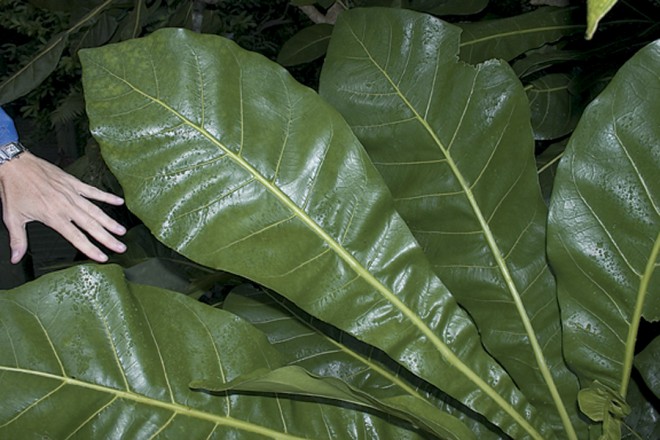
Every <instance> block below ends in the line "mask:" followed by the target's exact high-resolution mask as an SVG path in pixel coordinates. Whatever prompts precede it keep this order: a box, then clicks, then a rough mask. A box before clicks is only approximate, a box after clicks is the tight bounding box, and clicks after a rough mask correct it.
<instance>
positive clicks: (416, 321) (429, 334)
mask: <svg viewBox="0 0 660 440" xmlns="http://www.w3.org/2000/svg"><path fill="white" fill-rule="evenodd" d="M93 62H94V63H95V64H96V65H97V66H98V67H99V68H101V69H102V70H104V71H106V72H107V73H108V74H109V75H111V76H112V77H114V78H115V79H117V80H118V81H120V82H122V83H124V84H125V85H126V86H128V87H129V88H130V89H132V90H133V91H134V92H136V93H137V94H139V95H141V96H143V97H144V98H146V99H148V100H150V101H152V102H154V103H156V104H158V105H160V106H161V107H162V108H163V109H165V110H166V111H168V112H170V113H171V114H172V115H174V116H176V117H177V118H179V120H181V121H182V122H183V123H184V124H186V125H188V126H190V127H191V128H192V129H193V130H196V131H197V132H199V133H200V134H201V135H202V136H204V137H205V138H206V139H208V140H209V141H210V142H211V143H212V144H213V145H215V146H216V147H218V148H219V149H220V150H222V151H223V152H224V153H225V154H226V155H227V156H229V157H230V158H231V159H232V160H233V161H234V162H235V163H236V164H238V165H239V166H240V167H242V168H243V169H245V170H246V171H248V172H249V173H250V174H252V175H253V176H254V178H255V179H256V180H257V181H258V182H259V183H261V184H262V185H263V187H264V188H266V189H267V190H268V191H269V192H270V193H271V194H273V195H274V196H275V198H276V199H278V200H279V201H280V202H281V203H282V204H283V205H284V206H286V207H287V208H288V209H289V210H290V211H291V212H293V213H294V215H295V216H296V217H297V218H298V219H300V220H301V221H302V222H303V223H304V224H305V225H306V226H307V227H309V228H310V229H311V230H312V231H313V232H314V233H315V234H316V235H317V236H318V237H319V238H321V240H322V241H324V242H325V243H326V244H327V245H328V246H329V247H330V248H332V249H333V251H334V252H335V253H336V254H337V255H338V256H339V257H340V258H341V259H342V260H343V261H344V262H346V263H347V264H348V265H349V266H350V267H351V268H352V269H353V271H354V272H355V273H356V274H357V275H358V276H360V277H361V278H362V279H364V280H365V281H366V282H367V283H368V284H369V285H371V286H372V287H373V288H375V289H376V290H377V291H378V292H379V293H380V294H381V295H382V296H383V297H384V298H385V299H386V300H388V301H389V302H391V303H392V304H393V305H394V306H395V307H396V308H397V309H398V310H399V311H401V313H403V315H404V316H406V318H408V319H409V320H410V321H411V322H412V323H413V325H414V326H415V327H416V328H417V329H418V330H419V331H420V332H421V333H422V334H423V335H424V336H425V337H426V338H427V339H428V340H429V341H430V342H431V343H432V344H433V346H434V347H435V348H436V349H437V350H438V351H439V352H440V353H441V355H442V356H443V357H444V358H445V359H446V360H447V362H448V363H449V364H450V365H452V366H454V367H456V369H457V370H459V371H460V372H461V373H462V374H463V375H464V376H465V377H466V378H467V379H468V380H470V381H471V382H472V383H474V384H475V385H476V386H477V388H479V389H481V390H482V391H484V393H485V394H486V395H487V396H488V397H490V398H491V399H492V400H493V401H495V402H496V403H497V405H498V406H500V407H501V408H502V409H503V410H504V411H505V412H506V413H507V414H509V415H510V416H511V417H512V418H513V419H514V420H515V421H516V422H517V423H518V424H519V425H520V426H521V427H523V429H525V431H527V432H528V433H529V434H530V435H531V436H532V437H534V438H536V439H539V440H540V439H542V438H543V437H542V436H541V434H540V433H539V432H538V431H537V430H536V429H535V428H534V427H533V426H532V425H531V424H530V423H529V422H528V421H527V420H526V419H525V417H524V415H522V414H520V413H519V412H518V411H516V409H515V408H514V407H513V406H511V404H509V402H507V401H506V400H505V399H504V398H502V396H500V395H499V394H498V393H497V391H495V389H493V388H492V387H491V386H490V385H489V384H488V383H487V382H485V381H484V380H483V379H482V378H481V377H480V376H478V375H477V374H476V373H475V372H474V371H473V370H472V369H471V368H470V367H469V366H467V365H466V364H465V363H463V361H462V360H461V359H460V358H458V357H457V356H456V355H455V354H454V353H453V352H452V351H451V350H450V349H449V347H447V345H446V344H445V343H444V342H443V341H442V340H441V339H440V338H439V337H438V336H437V335H436V334H435V333H434V332H433V331H432V330H431V329H430V328H428V327H427V326H426V324H425V323H424V322H423V321H422V320H421V319H420V318H419V317H418V316H417V315H416V314H415V313H414V312H413V311H412V310H411V309H410V308H408V306H407V305H405V304H404V303H403V302H402V301H401V300H400V299H399V298H398V297H397V296H396V295H395V294H394V293H393V292H392V291H390V290H389V289H388V288H387V287H385V286H384V285H383V284H382V283H381V282H380V281H379V280H378V279H377V278H376V277H374V276H373V275H372V274H371V273H370V272H369V271H368V270H367V269H365V268H364V267H363V266H362V264H361V263H360V262H359V261H358V260H357V259H356V258H355V257H353V255H351V254H350V253H349V252H348V251H347V250H346V249H344V248H343V247H342V246H341V245H340V244H339V243H338V242H337V241H336V240H335V239H333V238H332V237H331V236H330V235H329V234H328V233H327V232H326V231H325V230H324V229H323V228H321V226H319V225H318V224H317V223H316V222H315V221H314V220H313V219H312V218H310V217H309V216H308V215H307V214H306V213H305V212H304V211H303V210H302V209H301V208H300V207H298V206H297V205H296V204H295V203H294V202H293V201H292V200H291V199H290V198H289V197H288V196H287V195H286V194H284V193H283V192H282V191H281V190H280V189H279V188H278V187H276V186H275V185H273V184H272V183H271V182H270V181H269V180H268V179H267V178H266V177H264V176H262V175H261V174H260V173H259V172H258V170H256V169H255V168H254V167H253V166H252V165H250V164H249V163H248V162H246V161H245V159H243V157H241V156H240V155H239V154H236V153H234V152H233V151H232V150H230V149H229V148H228V147H226V146H225V145H224V144H222V143H221V142H220V141H219V140H218V139H216V138H215V137H214V136H213V135H212V134H211V133H209V132H208V131H207V130H206V129H204V127H200V126H199V125H197V124H195V123H193V122H192V121H191V120H189V119H188V118H186V117H185V116H184V115H182V114H181V113H179V112H178V111H176V110H175V109H174V108H172V107H171V106H169V105H168V104H167V103H165V102H164V101H162V100H161V99H159V98H156V97H154V96H151V95H149V94H148V93H145V92H143V91H142V90H140V89H139V88H138V87H136V86H134V85H133V84H132V83H131V82H129V81H128V80H126V79H125V78H122V77H121V76H119V75H117V74H115V73H114V72H112V71H110V70H109V69H107V68H106V67H105V66H103V65H101V64H100V63H97V62H96V61H93ZM237 62H238V60H237ZM239 89H240V90H241V92H240V93H241V94H242V87H239ZM242 103H243V100H242V99H241V109H242ZM241 114H242V111H241ZM243 131H244V130H241V136H242V133H243ZM240 148H241V149H242V148H243V143H241V146H240ZM239 152H240V150H239Z"/></svg>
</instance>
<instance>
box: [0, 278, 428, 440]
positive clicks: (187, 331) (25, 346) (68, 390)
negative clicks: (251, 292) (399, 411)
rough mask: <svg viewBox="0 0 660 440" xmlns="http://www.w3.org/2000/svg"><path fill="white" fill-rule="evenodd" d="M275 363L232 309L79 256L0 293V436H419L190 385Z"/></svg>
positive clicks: (363, 417)
mask: <svg viewBox="0 0 660 440" xmlns="http://www.w3.org/2000/svg"><path fill="white" fill-rule="evenodd" d="M245 341H250V343H249V344H246V343H245ZM278 365H282V363H281V360H280V357H279V355H278V353H277V351H276V350H274V349H273V348H272V347H271V346H270V345H269V344H268V342H267V340H266V339H265V337H264V336H263V334H262V333H260V332H259V331H258V330H256V329H255V328H253V327H252V326H251V325H250V324H248V323H247V322H245V321H243V320H241V319H240V318H238V317H237V316H235V315H231V314H229V313H227V312H224V311H222V310H217V309H214V308H212V307H209V306H206V305H203V304H201V303H199V302H197V301H195V300H193V299H190V298H188V297H186V296H184V295H180V294H175V293H173V292H168V291H164V290H160V289H156V288H153V287H146V286H139V285H135V284H131V283H127V282H126V281H125V280H124V278H123V275H122V270H121V268H120V267H118V266H77V267H74V268H71V269H69V270H67V271H63V272H58V273H53V274H49V275H46V276H44V277H41V278H40V279H39V280H37V281H35V282H33V283H29V284H26V285H23V286H21V287H20V288H17V289H14V290H13V291H9V292H2V293H0V392H1V393H2V405H0V438H7V439H10V438H11V439H14V438H15V439H18V438H36V437H37V436H39V437H47V438H57V439H63V438H81V439H89V438H131V439H143V438H144V439H146V438H153V437H155V436H158V437H159V438H172V439H180V438H187V439H204V438H218V439H226V438H230V437H231V438H278V439H280V438H281V439H285V438H286V439H296V438H313V439H318V438H325V439H333V438H336V437H335V436H334V435H332V432H333V431H334V432H351V433H354V435H352V436H350V437H351V438H361V439H365V440H368V439H373V438H384V439H390V438H398V436H402V437H403V438H410V439H414V438H417V436H416V435H415V434H414V433H412V432H409V431H406V430H404V429H399V428H397V427H396V426H393V425H392V424H390V423H388V422H385V421H384V420H382V419H379V418H378V417H375V416H370V415H369V414H366V413H362V412H358V411H351V410H344V409H341V408H338V407H336V406H331V405H328V404H321V403H318V402H312V401H309V402H301V401H292V400H288V399H283V398H277V397H275V396H272V395H267V396H258V395H252V396H247V395H245V396H244V395H220V396H211V395H209V394H205V393H200V392H196V391H192V390H191V389H190V388H189V383H190V382H191V381H193V380H195V379H198V378H200V377H208V376H214V377H219V378H222V380H224V381H228V382H230V381H233V380H235V379H237V378H238V377H242V376H243V375H247V374H249V373H250V372H252V371H254V370H257V369H263V368H271V367H273V368H274V367H277V366H278ZM301 413H303V414H305V417H299V416H298V415H297V414H301ZM365 425H366V426H370V427H373V430H372V431H371V432H370V431H369V430H367V429H365V427H364V426H365Z"/></svg>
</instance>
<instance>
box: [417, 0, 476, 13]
mask: <svg viewBox="0 0 660 440" xmlns="http://www.w3.org/2000/svg"><path fill="white" fill-rule="evenodd" d="M487 5H488V0H460V1H456V0H439V1H438V0H410V1H408V4H407V5H406V7H407V8H408V9H412V10H415V11H420V12H426V13H429V14H433V15H437V16H442V15H471V14H476V13H478V12H481V11H482V10H483V9H484V8H485V7H486V6H487Z"/></svg>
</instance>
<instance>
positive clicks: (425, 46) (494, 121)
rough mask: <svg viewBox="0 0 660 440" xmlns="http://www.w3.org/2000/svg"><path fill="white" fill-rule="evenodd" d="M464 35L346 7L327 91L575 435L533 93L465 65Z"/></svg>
mask: <svg viewBox="0 0 660 440" xmlns="http://www.w3.org/2000/svg"><path fill="white" fill-rule="evenodd" d="M376 27H377V28H378V31H377V30H376ZM383 32H385V33H386V38H383ZM458 39H459V30H458V29H457V28H456V27H454V26H451V25H448V24H445V23H443V22H441V21H439V20H437V19H434V18H433V17H430V16H427V15H423V14H417V13H413V12H404V11H396V12H395V11H391V10H388V9H381V10H378V11H376V10H368V11H367V10H354V11H349V12H347V13H345V14H343V15H342V16H341V17H340V20H338V22H337V24H336V27H335V31H334V34H333V39H332V41H331V44H330V47H329V51H328V55H327V57H326V63H325V64H324V68H323V72H322V75H321V86H320V87H321V94H322V95H323V96H324V97H325V98H326V99H328V100H329V101H330V102H331V103H333V104H334V105H335V107H336V108H338V109H339V110H340V112H341V113H342V114H343V115H344V117H345V118H346V120H347V121H348V122H349V123H350V124H351V126H352V128H353V130H354V131H355V132H356V134H357V135H358V137H359V138H360V140H361V141H362V143H363V144H364V146H365V147H366V149H367V151H368V152H369V155H370V156H371V158H372V160H373V161H374V163H375V164H376V165H377V167H378V169H379V170H380V172H381V174H382V175H383V176H384V177H385V180H386V182H387V184H388V186H389V188H390V190H391V191H392V194H393V196H394V198H395V202H396V207H397V210H398V212H399V213H401V215H402V216H403V217H404V219H405V220H406V222H407V223H408V224H409V225H410V227H411V229H412V230H413V233H414V234H415V236H416V238H417V240H418V241H419V242H420V243H421V245H422V247H423V248H424V250H425V251H426V254H427V256H428V257H429V259H430V260H431V262H432V264H433V267H434V268H435V270H436V272H437V273H438V274H439V275H440V277H441V279H442V280H443V281H444V282H445V283H446V285H447V286H448V287H449V289H450V290H451V291H452V292H453V293H454V295H455V296H456V297H457V298H458V300H459V301H460V302H461V303H462V305H464V306H465V307H466V308H467V309H468V310H469V311H470V313H471V315H472V316H473V317H474V319H475V320H476V321H477V324H478V327H479V328H480V329H482V332H481V334H482V338H483V340H484V343H485V345H486V347H487V348H488V350H489V351H490V352H491V353H492V354H493V355H494V356H495V357H496V358H497V359H498V360H499V361H500V362H501V363H502V364H503V365H504V366H505V368H506V369H507V371H509V373H510V374H511V375H512V377H514V379H516V381H517V383H519V384H520V385H521V387H524V391H525V393H526V395H527V396H530V398H531V399H532V400H533V402H534V404H535V405H537V406H539V407H542V408H543V410H544V413H545V414H546V416H547V417H548V418H549V419H551V420H553V422H554V424H555V427H556V429H558V430H561V429H566V430H567V432H568V433H569V435H574V434H572V433H571V432H572V429H573V428H572V427H571V421H569V420H568V419H569V417H571V418H572V421H573V423H575V424H579V421H578V420H577V418H578V415H577V411H574V410H573V408H574V402H575V397H576V393H577V382H576V380H575V377H574V376H573V375H572V374H571V373H570V372H569V371H568V369H567V368H566V365H565V364H564V361H563V358H562V352H561V350H562V347H561V338H560V333H561V331H560V320H559V319H560V315H559V310H558V306H557V302H556V296H555V284H554V279H553V277H552V275H551V273H550V271H549V269H548V266H547V264H546V260H545V219H546V209H545V205H544V202H543V199H542V198H541V195H540V192H539V188H538V179H537V174H536V169H535V165H534V155H533V141H532V136H531V128H530V126H529V108H528V105H527V100H526V97H525V94H524V91H523V90H522V87H521V86H520V83H519V82H518V80H517V78H516V76H515V75H514V74H513V72H512V71H511V70H510V68H508V66H506V65H505V64H504V63H501V62H496V61H491V62H487V63H484V64H481V65H479V66H477V67H472V66H469V65H466V64H464V63H460V62H458V61H457V59H456V54H457V52H458ZM562 399H563V400H562ZM569 413H570V414H569ZM560 419H561V421H560ZM562 425H563V427H562Z"/></svg>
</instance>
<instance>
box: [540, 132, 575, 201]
mask: <svg viewBox="0 0 660 440" xmlns="http://www.w3.org/2000/svg"><path fill="white" fill-rule="evenodd" d="M567 143H568V139H564V140H563V141H560V142H556V143H554V144H552V145H550V146H549V147H548V148H546V149H545V150H544V151H543V152H542V153H541V154H538V155H537V156H536V168H537V173H538V176H539V184H540V185H541V194H543V200H545V202H546V204H550V196H551V194H552V186H553V184H554V181H555V176H556V174H557V166H559V160H560V159H561V158H562V156H563V155H564V150H565V149H566V144H567Z"/></svg>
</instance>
